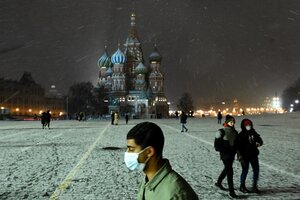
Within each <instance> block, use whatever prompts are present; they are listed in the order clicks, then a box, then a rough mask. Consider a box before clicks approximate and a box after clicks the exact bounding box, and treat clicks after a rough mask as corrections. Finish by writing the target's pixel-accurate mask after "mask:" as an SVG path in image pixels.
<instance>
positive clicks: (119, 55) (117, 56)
mask: <svg viewBox="0 0 300 200" xmlns="http://www.w3.org/2000/svg"><path fill="white" fill-rule="evenodd" d="M111 62H112V63H113V64H116V63H119V64H124V63H125V55H124V53H123V52H122V51H121V50H120V48H118V50H117V51H116V52H115V53H114V54H113V55H112V57H111Z"/></svg>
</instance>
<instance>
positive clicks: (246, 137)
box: [237, 119, 263, 193]
mask: <svg viewBox="0 0 300 200" xmlns="http://www.w3.org/2000/svg"><path fill="white" fill-rule="evenodd" d="M241 129H242V131H241V132H240V133H239V135H238V137H237V148H238V151H239V160H240V162H241V165H242V174H241V178H240V180H241V185H240V191H241V192H244V193H247V192H250V191H249V190H248V189H247V188H246V185H245V182H246V178H247V174H248V170H249V163H250V164H251V166H252V170H253V189H252V190H253V192H255V193H259V190H258V188H257V181H258V176H259V163H258V154H259V151H258V149H257V148H258V147H260V146H261V145H263V141H262V139H261V137H260V135H259V134H258V133H257V132H256V131H255V129H254V128H253V123H252V121H251V120H250V119H243V120H242V122H241Z"/></svg>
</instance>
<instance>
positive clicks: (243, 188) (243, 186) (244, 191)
mask: <svg viewBox="0 0 300 200" xmlns="http://www.w3.org/2000/svg"><path fill="white" fill-rule="evenodd" d="M240 191H241V192H243V193H249V192H250V191H249V190H248V189H247V188H246V185H245V184H241V185H240Z"/></svg>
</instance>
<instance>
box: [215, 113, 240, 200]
mask: <svg viewBox="0 0 300 200" xmlns="http://www.w3.org/2000/svg"><path fill="white" fill-rule="evenodd" d="M234 124H235V119H234V117H232V116H230V115H226V120H225V123H224V124H223V125H224V128H222V129H219V131H218V132H217V134H216V137H215V141H216V140H219V141H221V142H220V143H218V144H219V147H218V151H219V152H220V158H221V160H222V162H223V165H224V168H223V170H222V172H221V174H220V175H219V177H218V180H217V182H216V183H215V185H216V186H217V187H218V188H220V189H221V190H226V189H225V188H224V187H223V186H222V181H223V180H224V178H225V177H226V176H227V183H228V188H229V196H230V197H232V198H237V195H236V194H235V191H234V185H233V169H232V164H233V161H234V157H235V154H236V138H237V135H238V133H237V131H236V130H235V128H234Z"/></svg>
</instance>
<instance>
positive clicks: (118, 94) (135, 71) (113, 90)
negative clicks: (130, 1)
mask: <svg viewBox="0 0 300 200" xmlns="http://www.w3.org/2000/svg"><path fill="white" fill-rule="evenodd" d="M135 19H136V15H135V13H132V14H131V26H130V30H129V36H128V37H127V39H126V42H125V44H124V51H122V50H121V49H120V44H119V47H118V49H117V51H116V52H115V53H113V54H112V56H111V57H110V56H109V54H108V53H107V50H106V47H105V51H104V54H103V55H102V56H101V57H100V59H99V60H98V66H99V68H100V72H99V78H98V83H97V85H98V87H99V88H103V89H104V91H106V92H107V95H106V97H107V98H106V99H107V103H108V110H109V113H112V112H118V113H119V114H121V115H124V114H125V113H128V114H130V115H132V116H133V117H136V118H165V117H168V115H169V105H168V103H167V98H166V96H165V93H164V75H163V74H162V72H161V71H160V67H161V61H162V56H161V55H160V54H159V52H158V50H157V48H156V47H154V50H153V52H152V53H150V55H149V62H150V63H149V65H150V66H149V67H148V66H147V65H145V64H144V59H143V50H142V47H141V42H140V40H139V37H138V34H137V30H136V24H135Z"/></svg>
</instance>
